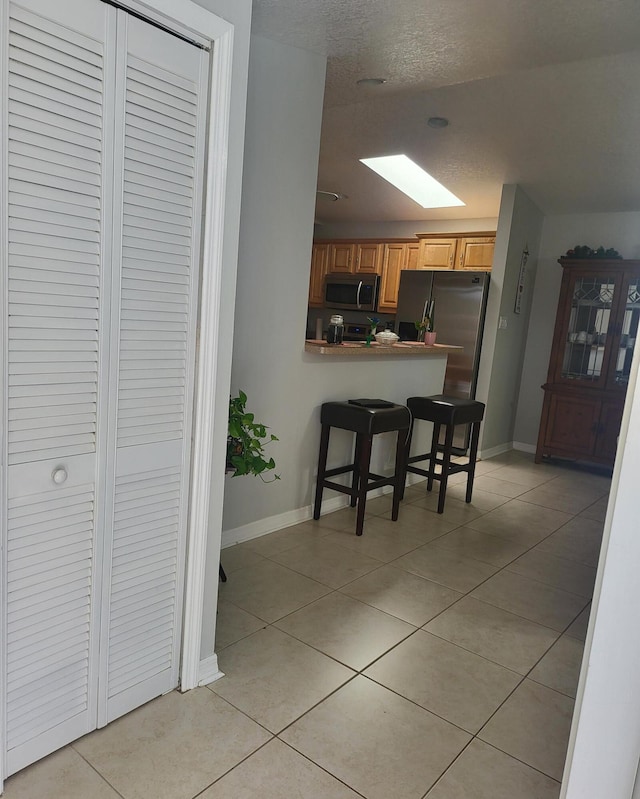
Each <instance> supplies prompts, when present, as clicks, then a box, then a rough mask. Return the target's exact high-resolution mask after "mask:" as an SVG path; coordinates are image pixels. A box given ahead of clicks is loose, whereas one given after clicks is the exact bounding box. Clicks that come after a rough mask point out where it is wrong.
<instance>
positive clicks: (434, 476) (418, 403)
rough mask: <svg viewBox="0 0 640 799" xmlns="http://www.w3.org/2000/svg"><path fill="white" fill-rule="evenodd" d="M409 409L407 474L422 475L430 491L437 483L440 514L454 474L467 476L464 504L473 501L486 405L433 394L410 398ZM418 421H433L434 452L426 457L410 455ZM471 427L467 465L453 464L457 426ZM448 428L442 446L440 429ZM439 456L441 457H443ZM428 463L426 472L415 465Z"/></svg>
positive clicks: (432, 438)
mask: <svg viewBox="0 0 640 799" xmlns="http://www.w3.org/2000/svg"><path fill="white" fill-rule="evenodd" d="M407 407H408V408H409V410H410V411H411V415H412V423H411V432H410V435H409V443H408V449H407V456H408V457H407V467H406V470H407V472H412V473H414V474H421V475H423V476H424V477H426V478H427V491H431V489H432V488H433V481H434V480H438V481H439V483H440V491H439V493H438V513H443V511H444V502H445V498H446V493H447V482H448V480H449V477H450V476H451V475H452V474H457V473H459V472H466V473H467V491H466V495H465V501H466V502H471V495H472V493H473V478H474V475H475V469H476V458H477V456H478V440H479V437H480V423H481V422H482V419H483V417H484V408H485V406H484V403H482V402H478V401H477V400H471V399H461V398H458V397H448V396H446V395H445V394H434V395H432V396H430V397H409V399H408V400H407ZM417 419H423V420H425V421H427V422H433V435H432V437H431V450H430V451H429V452H427V453H425V454H423V455H413V456H411V455H410V454H409V453H410V449H411V437H412V435H413V427H414V424H415V421H416V420H417ZM461 424H465V425H470V426H471V440H470V445H469V459H468V463H451V455H452V454H453V453H452V450H453V434H454V430H455V427H456V425H461ZM443 425H444V427H445V439H444V444H440V428H441V427H442V426H443ZM440 455H441V456H442V457H440ZM425 460H428V461H429V468H428V469H423V468H420V467H418V466H413V465H412V464H414V463H418V462H420V461H425ZM436 466H440V467H441V470H440V473H436Z"/></svg>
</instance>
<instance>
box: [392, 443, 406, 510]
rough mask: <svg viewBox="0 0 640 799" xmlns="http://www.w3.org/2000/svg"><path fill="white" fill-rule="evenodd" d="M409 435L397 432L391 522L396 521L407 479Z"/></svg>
mask: <svg viewBox="0 0 640 799" xmlns="http://www.w3.org/2000/svg"><path fill="white" fill-rule="evenodd" d="M409 435H410V433H409V431H407V432H406V433H405V431H404V430H398V440H397V442H396V467H395V469H396V470H395V482H394V484H393V504H392V506H391V521H393V522H395V521H397V519H398V512H399V510H400V500H401V499H402V498H403V496H404V484H405V481H406V479H407V473H406V466H407V458H408V457H409V446H408V437H409Z"/></svg>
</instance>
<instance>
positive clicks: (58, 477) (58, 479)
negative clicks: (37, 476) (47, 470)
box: [51, 468, 68, 485]
mask: <svg viewBox="0 0 640 799" xmlns="http://www.w3.org/2000/svg"><path fill="white" fill-rule="evenodd" d="M67 477H68V474H67V470H66V469H62V468H60V469H54V470H53V472H52V474H51V479H52V480H53V482H54V483H56V485H62V483H64V481H65V480H66V479H67Z"/></svg>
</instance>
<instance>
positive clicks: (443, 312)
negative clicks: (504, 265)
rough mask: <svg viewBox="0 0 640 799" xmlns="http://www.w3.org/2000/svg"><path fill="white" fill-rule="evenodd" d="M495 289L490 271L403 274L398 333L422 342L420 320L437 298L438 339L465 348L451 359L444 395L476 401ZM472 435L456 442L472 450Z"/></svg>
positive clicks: (459, 435) (459, 433)
mask: <svg viewBox="0 0 640 799" xmlns="http://www.w3.org/2000/svg"><path fill="white" fill-rule="evenodd" d="M488 292H489V273H488V272H468V271H461V270H460V271H458V270H443V269H420V270H415V271H414V270H403V271H402V272H401V273H400V290H399V293H398V312H397V314H396V322H395V331H396V333H397V334H398V335H399V336H400V339H401V340H404V341H415V340H416V328H415V325H414V322H415V321H417V320H420V319H422V318H423V317H424V315H425V313H426V309H427V308H428V307H429V303H430V301H431V300H433V301H434V310H433V316H434V329H435V331H436V333H437V342H439V343H441V344H456V345H458V346H461V347H464V349H463V350H462V351H460V352H456V353H452V354H451V355H449V357H448V359H447V369H446V372H445V378H444V389H443V393H444V394H448V395H449V396H452V397H462V398H468V399H474V398H475V394H476V382H477V378H478V365H479V363H480V348H481V346H482V331H483V327H484V317H485V311H486V307H487V295H488ZM467 445H468V436H467V435H466V434H465V431H464V429H463V430H460V431H457V432H456V436H455V438H454V446H455V447H456V448H457V449H460V450H466V448H467Z"/></svg>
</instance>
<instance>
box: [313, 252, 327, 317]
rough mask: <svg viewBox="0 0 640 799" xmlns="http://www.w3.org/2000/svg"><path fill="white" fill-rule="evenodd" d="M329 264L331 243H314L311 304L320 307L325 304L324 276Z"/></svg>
mask: <svg viewBox="0 0 640 799" xmlns="http://www.w3.org/2000/svg"><path fill="white" fill-rule="evenodd" d="M328 266H329V245H328V244H314V245H313V250H312V251H311V277H310V279H309V305H311V306H312V307H315V308H318V307H322V305H323V304H324V278H325V275H326V274H327V269H328Z"/></svg>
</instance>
